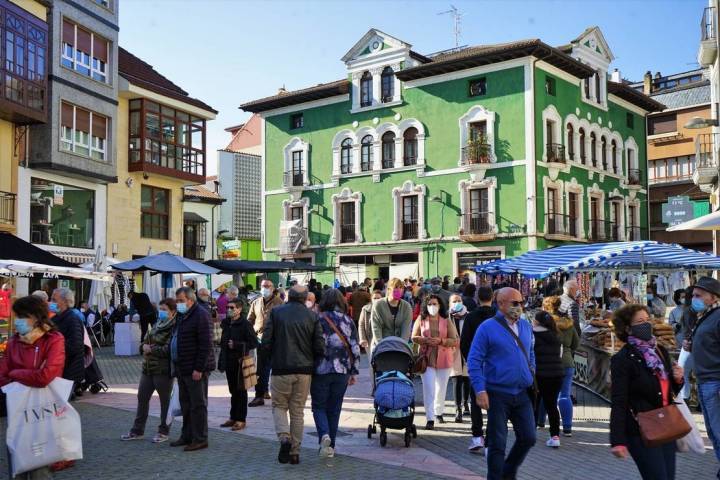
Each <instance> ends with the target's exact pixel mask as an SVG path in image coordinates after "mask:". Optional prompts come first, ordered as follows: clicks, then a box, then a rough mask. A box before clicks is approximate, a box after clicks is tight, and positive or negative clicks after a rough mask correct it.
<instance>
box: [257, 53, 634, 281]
mask: <svg viewBox="0 0 720 480" xmlns="http://www.w3.org/2000/svg"><path fill="white" fill-rule="evenodd" d="M548 70H553V69H548ZM548 70H546V69H544V68H543V67H542V66H540V65H536V64H535V63H533V62H532V59H531V58H527V59H526V61H516V62H514V63H513V64H512V65H507V64H498V65H497V66H496V67H494V68H493V67H492V66H490V67H486V68H485V69H484V70H483V71H482V72H480V73H477V74H474V75H473V74H472V73H473V72H472V71H467V74H466V75H464V74H463V73H462V72H459V73H457V74H456V75H454V77H459V78H452V79H448V80H445V81H442V82H438V83H429V84H428V83H423V82H412V81H411V82H408V84H403V88H402V103H401V104H399V105H394V106H392V107H388V108H373V109H372V110H368V111H359V112H356V113H351V110H352V98H350V99H348V100H345V101H341V102H336V103H331V104H326V105H317V106H315V105H313V104H307V103H305V104H303V103H300V104H298V105H295V106H293V107H292V108H285V109H284V110H283V111H282V112H280V113H277V112H273V111H268V112H266V113H265V114H264V119H265V127H264V128H265V130H264V138H265V155H264V158H263V162H264V185H263V188H264V192H265V195H264V213H263V215H264V229H265V230H264V245H263V249H264V250H263V251H264V255H265V258H268V259H278V258H281V257H283V258H289V257H288V256H284V255H280V252H279V250H278V249H279V241H280V238H279V225H280V222H281V221H282V220H285V219H286V218H285V215H286V211H285V209H284V207H283V202H284V201H285V202H287V201H289V200H292V201H298V200H299V199H300V198H306V199H307V200H306V201H307V204H308V212H307V217H306V218H307V225H305V227H307V230H308V241H307V245H306V246H305V247H303V250H302V251H301V252H299V253H298V254H297V255H296V258H300V259H302V260H309V259H310V258H312V259H314V261H315V263H316V264H318V265H328V266H337V265H338V263H339V260H338V257H339V256H347V255H353V256H358V255H366V254H367V255H380V254H386V255H392V254H393V253H394V252H398V253H401V252H402V253H407V252H417V254H418V264H419V268H418V273H417V274H418V275H419V276H425V277H428V276H434V275H436V274H439V275H456V274H457V273H458V271H459V267H458V265H457V263H458V261H457V260H458V259H457V256H458V255H463V254H467V253H468V252H470V253H471V251H472V250H473V249H476V250H485V251H490V252H492V251H493V250H497V251H501V252H502V254H503V255H505V256H508V257H509V256H514V255H518V254H521V253H523V252H525V251H527V250H528V249H529V248H539V249H542V248H546V247H548V246H552V245H557V244H558V243H559V242H561V241H580V242H585V241H589V240H588V239H587V233H588V232H584V233H585V235H584V238H575V239H562V238H561V239H558V238H557V237H555V239H547V238H545V237H546V235H545V233H544V232H545V231H546V227H545V213H546V212H545V203H544V183H543V177H548V176H550V171H549V168H548V167H547V166H544V165H546V164H545V163H544V162H543V161H542V158H543V153H544V149H545V145H544V144H543V129H544V128H545V124H544V121H543V117H542V112H543V110H544V109H545V108H546V107H547V106H549V105H553V106H554V107H555V109H556V110H557V112H558V113H559V114H560V116H561V118H562V122H563V123H562V127H561V130H562V131H563V132H564V129H565V118H566V116H568V115H576V113H577V109H578V108H579V109H580V115H577V116H578V117H579V118H583V119H587V116H588V114H590V118H591V120H589V121H590V122H592V123H598V121H599V119H602V122H603V123H602V125H603V126H606V125H608V124H609V123H610V122H611V123H612V128H611V130H612V131H613V132H616V133H618V134H619V135H620V136H621V137H622V140H623V142H624V141H625V140H626V139H627V137H629V136H632V137H633V138H634V140H635V143H636V144H637V147H638V151H637V164H638V165H639V168H640V169H641V170H642V172H641V175H642V180H643V183H645V182H646V181H647V180H646V179H647V175H646V161H645V158H646V152H645V144H646V142H645V118H644V115H643V113H644V112H637V113H633V112H632V111H630V110H628V109H626V108H624V107H622V106H620V105H617V104H616V103H614V102H613V101H612V100H610V99H609V100H608V102H607V104H608V110H604V109H602V108H599V107H595V106H593V105H591V104H589V103H587V102H584V101H582V100H581V94H582V92H581V88H580V87H579V86H578V85H577V84H576V83H578V82H571V81H570V79H568V78H567V77H568V76H569V75H568V74H564V75H556V74H552V73H549V71H548ZM547 76H550V77H552V78H553V79H554V80H555V87H556V88H555V92H554V95H550V94H547V93H546V90H545V81H546V77H547ZM481 77H482V78H484V79H485V81H486V86H487V87H486V92H485V94H484V95H481V96H470V95H469V88H468V86H469V82H470V81H472V80H474V79H477V78H481ZM528 79H530V80H529V81H530V82H531V83H532V92H533V93H530V90H529V89H528V87H529V86H530V85H528V84H527V82H528ZM416 83H417V84H416ZM350 97H352V94H351V95H350ZM531 103H532V105H531ZM475 106H481V107H483V108H484V109H485V110H487V111H491V112H494V128H493V133H494V153H495V157H496V159H495V163H494V164H492V165H491V167H490V168H486V166H480V167H477V168H475V167H472V168H467V167H460V166H459V164H458V159H459V156H460V149H461V147H463V146H464V145H461V144H460V142H461V135H460V125H459V119H460V118H461V117H462V116H463V115H465V114H466V113H467V112H468V111H469V109H471V108H472V107H475ZM531 106H532V108H530V107H531ZM298 112H301V113H302V114H303V119H304V122H303V126H302V127H301V128H297V129H291V128H290V122H291V118H290V117H291V115H293V114H296V113H298ZM628 114H632V115H633V116H634V117H635V118H634V121H633V123H634V127H633V128H632V129H631V128H628V127H627V116H628ZM528 115H532V116H533V117H534V120H533V121H532V122H530V121H528ZM398 118H399V120H398ZM407 119H416V120H418V121H419V122H421V123H422V125H423V127H424V134H425V137H424V153H425V155H424V159H425V165H424V167H423V168H418V169H412V168H411V169H392V170H391V171H390V172H389V173H386V172H383V171H381V172H380V174H379V181H376V180H378V178H377V177H378V175H375V178H374V176H373V172H363V174H353V175H350V176H348V175H340V176H339V178H337V179H335V178H333V161H334V160H333V141H334V139H335V137H336V134H338V132H341V131H342V130H350V131H354V132H357V131H358V130H361V129H363V127H373V128H377V127H379V126H381V125H383V124H385V123H388V122H389V123H393V124H395V125H398V124H400V123H402V122H403V121H405V120H407ZM354 122H357V124H354ZM526 125H532V130H533V131H527V129H526ZM529 136H530V137H531V138H534V142H532V143H528V137H529ZM295 138H299V139H301V140H302V141H304V142H307V143H308V144H309V145H310V147H309V156H308V158H307V159H306V163H305V165H306V168H307V170H308V175H309V180H310V181H309V183H310V185H309V186H306V187H304V188H285V187H284V186H283V174H284V173H285V172H284V170H285V168H286V167H285V165H286V160H285V152H284V150H285V148H286V146H287V145H288V144H290V142H291V141H292V140H293V139H295ZM357 140H358V142H359V140H360V139H357ZM376 140H379V139H376ZM533 143H534V146H535V151H534V152H528V151H527V147H526V145H528V144H533ZM562 143H565V140H564V139H563V140H562ZM530 163H532V164H534V167H535V169H536V175H535V176H534V179H533V181H535V182H536V185H535V189H536V194H535V198H532V199H528V198H529V197H528V193H529V191H530V189H529V188H528V185H527V184H526V178H527V177H526V175H527V174H526V169H527V168H529V165H530ZM624 163H625V159H624V152H623V164H624ZM568 164H570V166H569V167H565V168H564V169H563V170H565V171H560V172H559V173H557V180H558V181H565V182H569V181H570V180H571V179H573V178H574V179H575V181H576V182H577V184H578V185H580V186H582V188H583V194H582V201H581V204H582V208H583V218H584V219H586V220H587V219H589V218H590V212H589V202H588V199H587V197H588V193H587V191H588V188H590V187H592V185H593V184H598V187H599V188H600V189H601V190H602V191H603V192H604V194H605V202H604V204H603V208H604V209H605V210H606V211H605V212H604V216H605V218H609V217H610V212H609V211H608V209H609V208H610V207H609V205H608V202H607V199H608V198H609V196H610V195H611V192H613V191H618V192H619V193H620V194H621V195H622V196H623V198H629V196H630V191H629V190H630V189H628V188H626V186H625V185H624V184H623V182H621V181H620V180H618V179H616V178H613V177H612V176H604V178H602V180H601V176H600V175H599V174H598V173H595V174H594V176H593V178H592V179H591V178H589V177H590V175H589V173H588V169H587V168H585V167H584V166H580V165H575V164H574V163H573V162H568ZM625 168H626V167H625ZM480 170H482V172H484V178H486V179H487V178H489V177H494V178H495V179H496V190H495V191H494V203H495V207H494V210H495V211H494V212H493V213H494V217H495V223H496V226H497V228H496V234H495V235H494V236H491V237H493V238H483V239H482V241H477V240H474V239H472V238H470V239H469V238H463V237H461V236H460V235H459V231H460V228H461V217H460V215H461V214H462V213H463V212H462V209H461V200H460V197H461V192H460V190H459V182H461V181H462V180H465V181H468V180H470V178H471V176H477V178H480V177H482V176H483V175H482V174H480V175H478V172H479V171H480ZM625 173H626V174H627V171H626V170H625ZM407 180H410V181H412V182H413V184H414V185H424V186H425V194H424V202H423V204H424V210H425V215H424V227H425V229H426V232H427V235H426V238H425V239H423V240H417V241H398V240H393V238H392V233H393V229H394V225H395V214H394V203H393V202H394V200H393V193H392V192H393V189H394V188H399V187H401V186H402V185H403V183H404V182H405V181H407ZM346 188H349V189H350V190H351V191H352V192H360V193H361V194H362V201H361V205H360V229H361V233H362V240H363V241H362V242H352V243H349V244H338V243H335V244H333V243H331V238H332V236H333V229H334V218H333V215H334V210H333V201H332V196H333V195H339V194H341V191H343V189H346ZM632 190H633V192H632V195H633V197H634V198H636V199H637V200H638V201H639V206H640V208H639V209H638V214H639V219H638V222H639V224H638V226H639V227H640V230H641V231H645V230H646V228H645V227H646V226H647V215H646V193H645V192H646V190H647V188H646V185H644V186H642V187H641V188H640V187H635V188H633V189H632ZM491 192H492V190H491ZM435 196H439V197H440V198H441V199H442V203H441V202H437V201H431V198H432V197H435ZM528 202H532V203H534V205H535V206H534V208H533V207H532V206H528ZM466 210H467V209H466ZM533 210H534V215H535V221H536V227H537V228H536V232H535V233H534V234H531V233H532V232H529V229H528V225H529V223H531V222H528V212H529V211H533ZM623 215H627V205H625V211H624V212H623ZM626 225H627V220H626ZM422 227H423V225H421V226H420V228H421V229H422ZM454 252H455V253H454ZM310 255H312V257H310ZM318 277H319V278H320V280H321V281H323V280H324V281H330V279H331V277H332V274H331V273H328V274H325V275H322V274H321V275H318Z"/></svg>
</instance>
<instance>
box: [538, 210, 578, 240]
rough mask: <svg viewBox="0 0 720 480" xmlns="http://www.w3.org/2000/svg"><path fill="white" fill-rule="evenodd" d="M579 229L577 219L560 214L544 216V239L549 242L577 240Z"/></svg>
mask: <svg viewBox="0 0 720 480" xmlns="http://www.w3.org/2000/svg"><path fill="white" fill-rule="evenodd" d="M579 236H580V229H579V224H578V219H577V217H573V216H570V215H564V214H561V213H546V214H545V238H548V239H550V240H552V239H559V240H564V239H567V238H578V237H579Z"/></svg>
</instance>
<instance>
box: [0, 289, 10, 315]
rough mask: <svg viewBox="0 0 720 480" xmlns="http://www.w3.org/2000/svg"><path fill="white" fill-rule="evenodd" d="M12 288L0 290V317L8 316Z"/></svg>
mask: <svg viewBox="0 0 720 480" xmlns="http://www.w3.org/2000/svg"><path fill="white" fill-rule="evenodd" d="M10 295H12V290H0V318H10V306H11V304H12V302H11V301H10Z"/></svg>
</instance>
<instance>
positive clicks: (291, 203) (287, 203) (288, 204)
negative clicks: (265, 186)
mask: <svg viewBox="0 0 720 480" xmlns="http://www.w3.org/2000/svg"><path fill="white" fill-rule="evenodd" d="M297 207H300V208H302V209H303V216H302V219H303V223H302V228H303V229H305V230H307V231H308V232H309V231H310V230H309V228H310V221H309V220H310V219H309V214H310V199H309V198H308V197H300V198H293V197H290V198H289V199H287V200H283V202H282V209H283V220H285V221H287V220H290V219H291V216H290V209H292V208H297ZM309 243H310V239H309V238H305V241H304V242H303V245H307V244H309Z"/></svg>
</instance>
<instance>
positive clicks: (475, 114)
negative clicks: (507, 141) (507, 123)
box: [458, 105, 497, 165]
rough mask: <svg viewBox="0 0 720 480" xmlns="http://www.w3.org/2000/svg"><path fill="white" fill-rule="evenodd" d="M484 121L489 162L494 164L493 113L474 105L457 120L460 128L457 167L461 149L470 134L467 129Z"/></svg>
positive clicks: (459, 163) (460, 160)
mask: <svg viewBox="0 0 720 480" xmlns="http://www.w3.org/2000/svg"><path fill="white" fill-rule="evenodd" d="M482 121H485V124H486V128H487V142H488V144H489V145H490V162H492V163H495V162H496V161H497V156H496V155H495V112H493V111H490V110H488V109H486V108H485V107H483V106H482V105H474V106H472V107H470V109H469V110H468V111H467V112H465V115H463V116H462V117H460V118H459V119H458V125H459V127H460V149H459V150H460V151H459V152H458V165H462V149H463V147H465V145H467V142H468V138H469V137H470V135H469V134H470V132H469V130H468V127H469V125H470V124H471V123H474V122H482Z"/></svg>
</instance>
